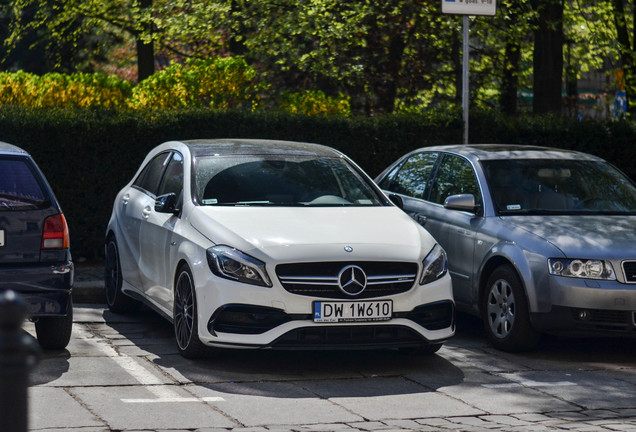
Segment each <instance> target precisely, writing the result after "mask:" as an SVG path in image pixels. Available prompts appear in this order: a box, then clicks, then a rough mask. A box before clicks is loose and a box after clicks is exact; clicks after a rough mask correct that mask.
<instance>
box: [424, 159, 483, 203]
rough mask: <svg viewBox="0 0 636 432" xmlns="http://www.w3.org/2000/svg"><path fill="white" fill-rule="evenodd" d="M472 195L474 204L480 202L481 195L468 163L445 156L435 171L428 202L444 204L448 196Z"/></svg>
mask: <svg viewBox="0 0 636 432" xmlns="http://www.w3.org/2000/svg"><path fill="white" fill-rule="evenodd" d="M456 194H472V195H473V196H474V197H475V203H477V204H478V203H480V202H481V193H480V192H479V185H478V183H477V178H476V177H475V172H474V171H473V167H472V166H471V165H470V163H469V162H468V161H467V160H466V159H464V158H462V157H459V156H454V155H445V156H444V159H443V160H442V163H441V164H440V165H439V168H438V169H437V174H436V176H435V180H434V182H433V188H432V190H431V197H430V201H432V202H434V203H438V204H444V200H445V199H446V198H447V197H449V196H450V195H456Z"/></svg>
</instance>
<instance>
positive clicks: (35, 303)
mask: <svg viewBox="0 0 636 432" xmlns="http://www.w3.org/2000/svg"><path fill="white" fill-rule="evenodd" d="M74 274H75V270H74V266H73V262H72V261H67V262H65V263H61V264H36V265H28V266H27V265H24V266H15V265H11V266H0V290H2V291H5V290H12V291H15V292H16V293H17V294H18V295H19V296H20V297H22V299H23V300H24V301H25V302H26V304H27V306H28V314H29V317H41V316H63V315H66V313H67V311H68V306H69V303H70V301H71V291H72V286H73V277H74Z"/></svg>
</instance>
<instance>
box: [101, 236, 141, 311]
mask: <svg viewBox="0 0 636 432" xmlns="http://www.w3.org/2000/svg"><path fill="white" fill-rule="evenodd" d="M121 285H122V275H121V265H120V261H119V248H118V247H117V241H116V240H115V237H114V236H110V237H109V238H108V241H107V242H106V265H105V267H104V289H105V290H106V304H107V305H108V309H109V310H110V311H111V312H114V313H126V312H130V311H131V310H132V309H133V308H134V307H135V305H136V302H135V300H133V299H132V298H130V297H128V296H127V295H126V294H124V292H123V291H122V290H121Z"/></svg>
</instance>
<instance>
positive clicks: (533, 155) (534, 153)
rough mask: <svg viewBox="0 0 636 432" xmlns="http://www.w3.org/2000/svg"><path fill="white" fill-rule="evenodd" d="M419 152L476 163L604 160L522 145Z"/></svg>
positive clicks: (466, 146) (451, 147) (458, 146)
mask: <svg viewBox="0 0 636 432" xmlns="http://www.w3.org/2000/svg"><path fill="white" fill-rule="evenodd" d="M418 151H445V152H449V153H456V154H459V155H463V156H466V157H468V158H469V159H472V160H475V161H478V160H502V159H503V160H506V159H578V160H595V161H600V160H602V159H601V158H599V157H596V156H594V155H591V154H587V153H583V152H578V151H575V150H566V149H560V148H555V147H543V146H535V145H521V144H454V145H441V146H432V147H424V148H421V149H419V150H416V151H415V152H418ZM415 152H412V153H415Z"/></svg>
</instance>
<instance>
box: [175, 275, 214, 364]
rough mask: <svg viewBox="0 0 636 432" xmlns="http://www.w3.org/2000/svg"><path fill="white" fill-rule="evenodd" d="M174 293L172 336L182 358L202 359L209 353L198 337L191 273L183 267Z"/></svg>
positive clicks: (194, 294) (195, 303)
mask: <svg viewBox="0 0 636 432" xmlns="http://www.w3.org/2000/svg"><path fill="white" fill-rule="evenodd" d="M176 280H177V283H176V286H175V292H174V311H173V317H174V334H175V337H176V340H177V346H178V348H179V352H180V353H181V355H182V356H184V357H186V358H198V357H202V356H203V355H204V354H205V353H206V351H209V350H208V349H207V347H206V346H205V345H203V343H202V342H201V340H200V339H199V335H198V329H197V325H198V319H197V302H196V293H195V290H194V281H193V279H192V273H191V272H190V269H189V268H188V266H186V265H183V266H181V267H180V268H179V271H178V273H177V279H176Z"/></svg>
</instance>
